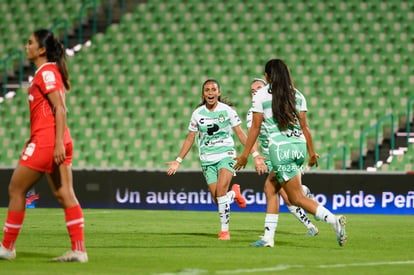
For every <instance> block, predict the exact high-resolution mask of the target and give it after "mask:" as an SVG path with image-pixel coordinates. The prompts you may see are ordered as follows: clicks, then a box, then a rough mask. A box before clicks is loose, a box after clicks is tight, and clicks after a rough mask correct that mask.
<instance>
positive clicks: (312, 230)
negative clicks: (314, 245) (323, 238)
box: [306, 224, 319, 236]
mask: <svg viewBox="0 0 414 275" xmlns="http://www.w3.org/2000/svg"><path fill="white" fill-rule="evenodd" d="M318 233H319V230H318V228H317V227H316V226H314V225H313V224H312V226H311V227H309V228H308V232H306V235H307V236H316V235H318Z"/></svg>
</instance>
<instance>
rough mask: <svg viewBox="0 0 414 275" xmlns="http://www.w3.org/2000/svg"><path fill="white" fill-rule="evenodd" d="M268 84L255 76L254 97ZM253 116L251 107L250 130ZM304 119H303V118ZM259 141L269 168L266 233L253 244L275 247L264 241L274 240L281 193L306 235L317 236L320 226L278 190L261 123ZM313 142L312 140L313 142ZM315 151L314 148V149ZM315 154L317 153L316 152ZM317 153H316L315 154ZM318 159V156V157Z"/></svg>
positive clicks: (301, 110) (252, 83) (266, 188)
mask: <svg viewBox="0 0 414 275" xmlns="http://www.w3.org/2000/svg"><path fill="white" fill-rule="evenodd" d="M264 86H266V81H265V80H263V79H260V78H255V79H253V81H252V82H251V83H250V95H251V96H252V97H253V96H254V95H255V94H256V92H257V91H258V90H260V89H261V88H262V87H264ZM303 103H306V101H303ZM300 116H304V117H305V119H306V104H302V106H300ZM252 118H253V112H252V110H251V109H250V110H249V111H248V112H247V116H246V124H247V129H248V131H250V127H251V125H252ZM301 121H302V120H301ZM258 141H259V143H260V148H261V153H262V154H263V157H264V158H265V161H264V163H265V164H266V166H267V169H266V168H264V170H267V172H268V176H267V177H266V181H265V183H264V188H263V189H264V192H265V195H266V204H267V205H266V216H265V222H264V235H263V238H262V239H260V240H258V241H256V242H253V243H252V244H251V245H252V246H264V245H266V246H267V247H273V246H274V242H272V241H268V242H266V243H265V242H264V241H263V239H266V240H274V235H275V231H276V227H277V224H278V220H279V197H278V193H279V195H280V196H281V197H282V198H283V201H284V202H285V204H286V206H287V208H288V209H289V211H290V213H292V215H294V216H295V217H296V218H297V219H298V221H300V222H301V223H302V224H303V225H304V226H305V227H306V228H307V232H306V235H308V236H316V235H317V234H318V232H319V231H318V228H317V227H316V226H315V225H314V224H313V223H312V222H311V220H310V219H309V218H308V216H307V215H306V213H305V211H304V210H303V209H302V208H300V207H297V206H296V205H292V204H291V203H290V201H289V199H288V197H287V195H286V192H285V191H284V190H283V188H280V189H279V192H276V183H277V181H276V180H275V175H274V172H273V167H272V163H271V161H270V157H269V142H268V138H267V133H266V130H265V128H264V125H263V124H262V125H261V128H260V133H259V136H258ZM311 143H312V142H311ZM310 147H311V148H312V149H313V144H311V145H310ZM312 151H313V153H314V150H312ZM314 154H315V153H314ZM315 155H316V154H315ZM316 160H317V158H316ZM314 164H317V163H310V162H309V163H308V165H310V166H312V165H314ZM302 188H303V190H306V191H308V192H306V193H305V194H308V196H311V194H310V190H309V188H308V187H307V186H304V185H303V186H302Z"/></svg>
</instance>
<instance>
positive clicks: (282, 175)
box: [269, 142, 306, 183]
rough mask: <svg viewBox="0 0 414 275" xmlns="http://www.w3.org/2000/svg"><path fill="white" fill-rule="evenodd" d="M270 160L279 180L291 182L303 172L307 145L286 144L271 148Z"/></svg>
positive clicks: (273, 145)
mask: <svg viewBox="0 0 414 275" xmlns="http://www.w3.org/2000/svg"><path fill="white" fill-rule="evenodd" d="M269 149H270V160H271V162H272V166H273V170H274V171H275V175H276V178H277V180H278V181H279V182H280V183H282V182H286V181H288V180H290V179H291V178H293V177H294V176H296V175H297V174H298V173H301V172H302V170H303V163H304V162H305V158H306V143H305V142H303V143H302V142H301V143H286V144H282V145H275V144H272V145H271V146H270V148H269Z"/></svg>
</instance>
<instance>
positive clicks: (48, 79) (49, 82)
mask: <svg viewBox="0 0 414 275" xmlns="http://www.w3.org/2000/svg"><path fill="white" fill-rule="evenodd" d="M42 77H43V82H44V83H45V86H46V90H50V89H53V88H55V87H56V86H55V84H56V78H55V74H54V73H53V72H52V71H43V72H42Z"/></svg>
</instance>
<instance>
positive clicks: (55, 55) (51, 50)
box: [33, 29, 71, 91]
mask: <svg viewBox="0 0 414 275" xmlns="http://www.w3.org/2000/svg"><path fill="white" fill-rule="evenodd" d="M33 34H34V36H35V37H36V39H37V42H38V43H39V47H44V48H46V58H47V61H48V62H55V63H56V65H57V67H58V69H59V72H60V74H61V76H62V81H63V85H64V86H65V89H66V90H67V91H69V90H70V87H71V85H70V81H69V72H68V68H67V66H66V54H65V48H64V46H63V44H62V43H61V42H60V41H59V40H58V39H57V38H56V37H55V35H54V34H53V32H51V31H49V30H45V29H40V30H37V31H35V32H34V33H33Z"/></svg>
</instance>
